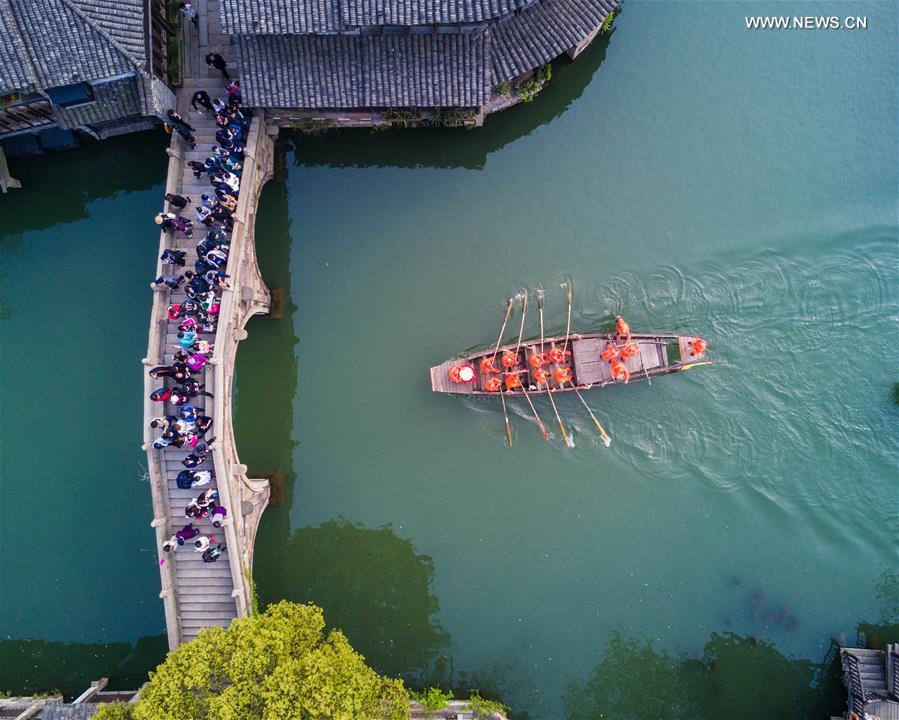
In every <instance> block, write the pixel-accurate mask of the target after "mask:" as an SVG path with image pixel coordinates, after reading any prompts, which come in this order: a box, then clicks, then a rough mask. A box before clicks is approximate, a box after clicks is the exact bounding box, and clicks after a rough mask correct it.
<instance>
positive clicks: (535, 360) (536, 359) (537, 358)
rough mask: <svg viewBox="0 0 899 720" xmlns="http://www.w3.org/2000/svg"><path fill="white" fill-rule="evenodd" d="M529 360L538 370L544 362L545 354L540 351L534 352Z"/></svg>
mask: <svg viewBox="0 0 899 720" xmlns="http://www.w3.org/2000/svg"><path fill="white" fill-rule="evenodd" d="M528 362H529V363H530V365H531V367H532V368H534V370H536V369H537V368H539V367H540V366H541V365H542V364H543V363H544V360H543V356H542V355H541V354H540V353H534V354H533V355H531V356H530V357H529V358H528Z"/></svg>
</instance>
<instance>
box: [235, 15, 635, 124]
mask: <svg viewBox="0 0 899 720" xmlns="http://www.w3.org/2000/svg"><path fill="white" fill-rule="evenodd" d="M619 3H620V0H222V5H221V7H222V19H223V24H224V26H225V27H226V28H228V29H230V32H232V33H235V34H237V36H238V49H239V58H240V68H241V80H242V84H243V87H244V96H245V98H246V100H247V102H248V103H249V104H250V105H255V106H260V107H298V108H310V109H313V108H363V107H416V106H418V107H449V106H457V107H478V106H481V105H484V104H486V102H487V101H488V100H489V96H490V88H491V87H492V85H493V84H496V83H499V82H503V81H506V80H511V79H513V78H515V77H517V76H519V75H522V74H523V73H525V72H528V71H530V70H533V69H534V68H538V67H540V66H541V65H543V64H544V63H546V62H548V61H550V60H552V59H553V58H555V57H557V56H559V55H561V54H562V53H564V52H565V51H567V50H569V49H571V48H573V47H575V46H577V45H579V44H580V43H581V42H583V41H584V40H585V39H586V38H588V37H590V35H591V34H593V33H595V32H596V30H597V29H598V28H599V26H600V25H601V24H602V22H603V20H604V19H605V17H606V15H607V14H608V12H609V11H610V10H611V9H612V8H613V7H617V5H618V4H619ZM481 20H483V21H484V23H483V26H482V27H479V28H478V29H477V30H475V31H473V32H459V30H460V28H459V27H458V24H455V25H447V23H472V22H478V21H481ZM423 24H427V25H429V26H431V25H433V26H434V28H435V30H436V29H439V26H443V28H442V29H443V30H444V31H449V32H427V31H425V32H421V31H420V30H421V28H420V30H419V31H416V32H406V33H398V34H397V33H395V32H391V31H389V30H388V31H386V32H383V31H382V32H378V33H376V34H371V33H365V34H361V35H359V34H349V32H348V29H350V28H353V27H357V26H371V25H406V26H413V27H414V26H421V25H423ZM341 30H342V31H343V34H341V33H340V31H341ZM326 32H327V33H331V34H328V35H323V34H321V33H326ZM316 33H319V34H316Z"/></svg>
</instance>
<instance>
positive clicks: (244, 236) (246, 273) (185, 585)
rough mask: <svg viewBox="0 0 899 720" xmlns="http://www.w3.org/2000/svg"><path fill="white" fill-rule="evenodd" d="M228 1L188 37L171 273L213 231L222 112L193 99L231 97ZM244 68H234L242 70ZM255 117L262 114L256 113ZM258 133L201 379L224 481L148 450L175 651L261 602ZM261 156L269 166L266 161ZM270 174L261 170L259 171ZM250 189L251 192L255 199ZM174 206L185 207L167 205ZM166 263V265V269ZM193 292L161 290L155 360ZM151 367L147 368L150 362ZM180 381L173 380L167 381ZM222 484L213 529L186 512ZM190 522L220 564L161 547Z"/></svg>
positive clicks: (152, 406)
mask: <svg viewBox="0 0 899 720" xmlns="http://www.w3.org/2000/svg"><path fill="white" fill-rule="evenodd" d="M218 5H219V2H218V0H202V1H201V2H199V3H195V7H196V8H197V9H198V10H199V12H200V17H199V20H200V26H199V28H197V27H194V26H193V25H192V23H189V22H186V21H185V22H184V25H185V27H184V30H183V33H182V37H183V38H184V41H185V47H184V51H183V55H182V57H183V68H184V73H185V77H184V84H183V87H182V88H181V89H180V90H179V91H178V93H177V102H178V111H179V112H180V113H181V115H182V116H183V117H184V118H186V119H187V121H188V123H189V124H190V125H192V126H193V128H194V136H195V138H196V141H197V147H196V149H195V150H191V149H190V147H189V146H187V145H186V144H185V143H183V141H182V140H181V139H180V138H179V137H178V136H177V135H175V136H173V140H172V144H171V147H170V150H169V154H170V161H169V174H168V179H167V183H166V187H167V191H168V192H175V193H178V194H181V195H184V196H186V197H189V198H191V203H190V204H189V205H188V206H187V207H186V208H185V209H184V210H182V211H180V213H179V214H182V215H184V216H185V217H191V219H193V220H194V221H195V226H194V235H193V237H192V238H187V237H184V236H183V235H182V234H181V233H175V234H174V235H168V236H166V235H165V234H163V237H162V239H161V242H160V251H161V249H162V248H163V247H169V248H177V249H180V250H183V251H185V252H186V253H187V255H186V258H185V261H186V264H185V266H184V267H180V268H174V269H168V268H170V267H171V266H165V267H166V271H167V272H173V273H175V274H179V273H181V272H183V271H185V270H188V269H193V265H194V262H195V261H196V260H197V253H196V246H197V243H198V242H200V241H201V240H202V239H203V237H204V235H205V231H206V228H205V226H204V225H202V224H201V223H198V222H196V220H195V213H194V210H195V208H196V207H197V206H199V205H200V204H201V196H202V195H203V193H211V192H212V191H213V189H212V186H211V184H210V182H209V179H208V177H207V176H205V175H203V176H202V177H201V178H199V179H197V178H196V177H195V176H194V173H193V171H192V170H191V169H190V167H189V165H188V163H189V162H190V161H191V160H199V161H201V162H202V161H204V160H205V159H206V158H207V157H208V156H209V155H211V154H212V153H211V150H212V147H213V146H215V145H216V140H215V132H216V129H217V128H216V125H215V118H214V115H213V114H212V113H210V112H205V113H204V112H200V111H197V110H194V109H193V108H192V107H191V106H190V100H191V97H192V96H193V94H194V92H196V91H197V90H199V89H203V90H205V91H206V92H208V93H209V95H210V97H212V98H215V97H223V98H224V97H225V96H226V94H227V93H226V91H225V84H226V83H225V80H224V78H223V77H222V75H221V74H220V73H219V71H217V70H215V69H214V68H209V67H208V66H207V65H206V63H205V55H206V53H207V52H217V53H219V54H220V55H222V56H223V57H224V58H225V60H226V62H227V63H228V64H229V66H233V65H234V60H235V53H234V51H233V49H232V48H231V46H230V44H229V41H228V38H227V37H226V36H224V35H223V34H222V33H221V27H220V23H219V16H218V12H219V8H218ZM235 74H236V73H232V76H234V75H235ZM254 124H257V122H256V121H255V120H254ZM251 137H252V138H256V140H255V141H253V145H254V147H253V148H251V147H250V143H248V147H247V158H246V160H245V162H244V174H243V177H242V182H241V192H240V202H239V204H238V209H237V212H236V213H235V216H234V219H235V229H234V232H233V233H231V240H232V243H231V252H230V254H229V259H228V265H227V269H226V271H227V273H228V274H229V275H230V276H231V279H230V280H229V283H230V284H231V289H230V290H226V291H225V292H224V293H223V297H222V299H221V312H220V315H219V322H218V326H217V328H216V333H215V335H214V336H212V335H209V334H200V337H201V338H202V339H205V340H208V341H209V342H210V343H212V344H213V346H214V347H215V352H214V353H213V357H212V359H211V361H210V362H209V364H207V365H206V367H205V368H204V370H203V371H202V372H201V373H199V374H194V377H196V379H198V380H199V381H200V382H201V383H204V384H205V386H206V390H207V391H210V392H214V393H215V394H216V398H215V400H213V399H212V398H207V397H203V396H198V397H196V398H194V399H193V400H192V401H191V405H193V406H194V407H195V408H197V414H199V415H207V416H210V417H212V418H213V425H212V428H211V429H210V430H209V432H207V434H206V438H207V440H208V439H210V438H213V437H214V438H215V439H216V440H215V442H214V443H213V444H212V446H211V448H212V450H213V451H212V452H211V453H210V454H209V456H208V458H207V459H206V460H205V462H204V463H203V464H202V465H200V466H199V467H198V468H197V469H199V470H213V471H214V473H215V478H216V479H215V481H213V482H212V483H211V484H210V485H207V486H206V487H204V488H194V489H187V490H185V489H180V488H178V486H177V482H176V478H177V476H178V473H179V472H180V471H181V470H183V469H184V465H183V464H182V462H181V461H182V460H183V459H184V458H185V457H186V456H187V455H188V454H189V453H190V450H189V449H187V448H184V449H179V448H176V447H175V446H173V445H170V446H168V447H167V448H165V449H164V450H154V449H153V448H152V445H151V443H152V432H151V431H149V429H148V428H145V431H144V432H145V435H144V439H145V445H144V446H145V449H146V450H147V454H148V469H149V475H150V481H151V488H152V491H153V508H154V520H153V525H154V527H155V528H156V537H157V542H158V544H159V546H160V547H159V558H160V575H161V579H162V588H163V589H162V593H160V597H162V598H163V600H164V601H165V610H166V625H167V629H168V638H169V646H170V647H171V648H172V649H174V648H175V647H177V646H178V645H180V644H181V643H182V642H187V641H189V640H192V639H193V638H194V637H196V635H197V633H198V632H199V631H200V630H201V629H202V628H204V627H209V626H214V625H220V626H227V625H228V624H230V622H231V620H233V619H234V618H236V617H240V616H243V615H247V614H249V612H250V610H251V607H252V589H251V586H250V581H249V579H248V577H247V575H248V574H249V572H250V571H251V569H252V544H253V541H254V539H255V532H256V524H257V523H258V520H259V516H260V515H261V513H262V510H263V509H264V507H265V505H266V504H267V501H268V487H267V482H265V481H251V480H248V479H247V478H246V476H245V473H246V467H244V466H242V465H240V464H239V462H237V452H236V448H235V446H234V438H233V430H232V429H231V402H230V401H231V379H232V374H233V360H234V356H233V355H234V352H236V346H237V340H239V339H241V337H243V336H245V331H244V330H243V324H245V323H246V320H247V319H248V318H249V315H251V314H254V313H257V312H260V311H265V310H267V307H268V291H267V289H266V288H265V287H264V285H263V284H262V282H261V278H260V276H259V272H258V268H257V267H256V265H255V263H256V259H255V249H253V248H252V247H250V248H249V250H248V249H247V246H252V243H253V222H254V220H255V210H256V208H255V206H256V200H257V199H258V191H259V189H260V188H261V185H262V183H263V182H264V181H265V180H266V179H267V175H266V173H267V171H268V170H267V168H268V166H270V165H271V162H272V158H271V156H270V153H263V154H264V155H265V157H264V158H263V159H262V160H259V161H257V158H256V157H255V156H254V153H255V152H257V148H258V147H267V146H266V143H268V146H270V145H271V140H270V139H269V138H267V137H266V136H265V135H264V133H263V134H261V135H260V133H259V128H256V133H255V134H253V131H252V129H251ZM260 163H261V165H260ZM260 169H261V170H262V174H263V175H265V177H261V178H260V173H259V170H260ZM245 195H246V196H247V197H245ZM165 210H167V211H173V212H179V211H177V210H175V209H172V208H169V207H166V208H165ZM159 269H161V268H160V266H159V265H158V263H157V270H159ZM186 299H187V296H186V294H185V292H184V290H183V289H179V290H178V291H175V292H172V291H170V290H168V289H167V288H165V287H164V286H163V288H162V289H159V288H157V289H156V297H155V298H154V303H153V316H152V317H151V323H150V338H149V341H148V354H147V359H145V361H144V362H145V365H149V366H152V365H156V364H166V365H168V364H171V363H172V362H173V360H174V353H175V352H176V350H177V342H176V340H177V338H176V334H177V332H178V321H170V320H169V319H168V316H167V308H168V306H169V305H170V304H172V303H180V302H182V301H184V300H186ZM145 369H147V368H145ZM162 384H163V383H162V381H161V380H158V381H152V380H149V381H148V380H145V389H146V388H149V387H151V386H153V385H155V387H159V386H161V385H162ZM167 384H171V383H167ZM177 410H178V409H177V408H176V407H173V406H171V405H169V404H168V403H166V404H165V406H164V407H163V405H162V404H160V403H152V402H151V401H149V400H148V399H147V400H145V409H144V416H145V418H144V419H145V421H146V422H145V424H147V425H148V424H149V418H150V417H154V416H160V415H177ZM209 487H217V489H218V490H219V495H220V498H219V503H220V504H221V505H223V506H225V507H226V508H227V511H228V516H227V517H228V519H227V520H226V523H225V527H223V528H219V529H216V528H213V527H212V525H211V522H210V520H209V519H208V518H204V519H200V520H196V519H194V520H190V519H189V518H187V517H186V515H185V513H184V509H185V506H186V505H187V504H188V503H189V502H190V501H191V500H192V499H193V498H194V497H196V496H197V495H198V494H199V493H200V492H201V491H202V490H203V489H206V488H209ZM188 522H193V525H194V527H195V528H197V529H198V530H199V531H200V533H201V535H207V536H210V537H211V539H212V540H213V542H214V543H215V544H222V545H223V547H224V552H223V553H222V555H221V556H220V557H219V558H218V560H217V561H216V562H214V563H204V562H203V560H202V554H201V553H199V552H196V551H195V550H194V548H193V546H192V543H190V542H189V543H186V544H185V545H183V546H181V547H179V548H178V549H177V550H176V551H175V552H173V553H164V552H162V550H161V543H162V541H164V540H166V539H168V538H169V537H171V535H172V534H174V533H175V532H177V531H178V530H180V529H181V528H182V527H183V526H184V525H186V524H187V523H188Z"/></svg>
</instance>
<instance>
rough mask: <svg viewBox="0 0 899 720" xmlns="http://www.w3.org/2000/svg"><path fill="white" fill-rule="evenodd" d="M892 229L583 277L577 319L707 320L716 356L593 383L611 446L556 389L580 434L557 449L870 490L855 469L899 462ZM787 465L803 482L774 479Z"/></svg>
mask: <svg viewBox="0 0 899 720" xmlns="http://www.w3.org/2000/svg"><path fill="white" fill-rule="evenodd" d="M890 233H891V231H886V230H883V229H879V228H871V229H867V230H864V231H857V232H855V233H853V234H851V235H843V236H838V237H830V238H829V237H815V238H806V239H804V241H803V242H801V243H796V246H795V247H794V248H792V249H790V250H782V251H778V250H774V249H770V248H769V249H764V250H761V251H759V252H758V253H757V254H756V255H754V256H749V257H743V258H739V259H736V260H735V261H734V262H733V263H731V264H728V265H727V266H722V265H717V264H713V263H704V264H701V265H699V266H696V267H677V266H663V267H660V268H657V269H655V270H654V271H652V272H651V273H649V274H648V275H646V276H644V277H640V276H638V275H635V274H632V273H622V274H619V275H616V276H615V277H611V278H609V279H607V280H605V281H604V282H602V283H601V284H600V285H599V286H598V287H597V288H596V289H595V290H591V291H589V292H588V291H585V288H584V287H583V283H582V284H581V287H580V288H579V293H580V294H581V296H582V297H585V298H586V301H585V305H584V306H583V307H582V306H581V305H580V303H577V305H576V309H577V313H576V316H575V320H574V321H573V326H574V327H577V328H588V327H589V328H591V329H592V328H609V327H610V323H611V322H612V319H613V318H614V316H615V315H616V314H619V313H620V314H622V315H626V316H627V318H628V320H629V322H630V323H631V326H632V327H636V328H640V329H643V328H646V329H652V330H659V331H673V332H691V331H692V332H697V333H701V334H703V335H705V336H706V337H707V338H708V339H709V342H710V347H711V352H712V355H713V357H714V358H715V359H716V360H717V363H718V364H717V365H716V366H715V367H711V368H702V369H698V370H695V371H691V372H689V373H686V374H683V375H679V376H675V377H673V378H660V379H659V380H657V381H656V382H654V383H653V386H652V387H647V386H646V385H645V384H643V383H641V385H639V386H637V385H635V386H632V387H629V388H618V387H613V388H608V389H606V390H604V391H603V392H601V393H590V394H588V401H589V402H590V403H591V405H592V406H594V407H595V408H597V410H598V413H599V416H600V419H601V420H602V421H603V422H604V423H607V424H608V426H609V427H610V428H612V429H613V430H612V431H613V434H614V438H615V440H614V443H613V445H612V448H611V450H606V449H605V448H604V447H602V445H601V443H598V442H597V440H596V431H595V428H594V427H593V425H592V423H591V422H590V421H589V418H587V417H586V416H585V415H584V413H583V408H581V407H579V403H578V402H577V400H576V399H571V398H568V397H566V398H562V399H561V400H560V402H559V410H560V412H561V413H562V414H563V416H564V417H565V418H566V420H567V422H568V423H569V424H570V425H571V427H572V430H573V434H574V437H575V438H576V445H577V446H576V448H575V450H574V451H569V450H566V449H565V448H564V446H563V444H562V443H561V441H559V440H556V441H555V442H554V444H553V445H552V446H551V447H553V448H554V450H555V451H556V452H557V453H559V454H560V455H562V456H565V457H568V458H571V460H572V461H574V462H597V461H600V460H598V457H599V458H601V457H602V454H603V453H609V452H612V453H616V454H617V455H618V456H619V457H620V458H621V459H623V460H624V461H626V462H628V463H630V464H632V465H634V466H636V467H637V468H638V469H639V470H640V472H641V475H643V476H645V477H646V478H648V479H652V478H655V479H656V480H655V481H656V482H657V481H658V480H659V479H664V480H666V481H668V482H672V481H683V480H687V479H689V478H694V477H697V478H701V480H702V481H703V482H705V483H707V484H708V485H710V486H712V487H715V488H717V489H720V490H722V491H728V492H729V491H734V490H736V489H739V488H745V487H747V486H751V487H753V488H754V489H756V490H757V491H758V492H759V493H760V494H762V495H764V496H765V497H768V498H771V499H772V501H774V502H778V503H780V504H782V505H784V506H788V505H791V504H792V503H793V502H802V503H805V504H807V505H812V506H816V505H822V504H827V503H832V502H833V500H834V498H835V497H839V498H840V499H841V501H842V502H846V501H851V500H852V498H853V497H855V498H856V499H861V494H862V493H863V492H864V490H862V489H861V488H862V485H861V484H858V483H850V482H846V479H847V478H856V477H858V476H859V473H860V472H863V471H864V469H868V471H869V472H875V473H876V472H886V473H889V472H890V470H889V468H890V467H893V466H894V463H895V462H896V460H897V450H896V446H895V443H894V442H893V438H894V430H893V426H894V423H895V415H896V411H895V408H894V407H893V406H892V405H891V404H890V400H889V390H890V387H891V386H892V384H893V382H895V381H896V379H897V377H899V366H897V360H896V353H895V347H896V340H897V336H896V330H895V327H896V324H895V321H896V318H897V316H899V303H897V294H896V293H895V292H894V291H893V290H892V289H891V288H895V287H896V280H897V277H896V275H897V273H896V267H897V264H896V260H897V257H896V238H895V236H893V235H891V234H890ZM784 244H785V243H784ZM587 307H589V309H585V308H587ZM489 407H490V409H491V410H492V411H494V412H498V411H499V409H498V406H497V407H496V408H495V409H494V408H492V405H491V406H489ZM510 408H511V409H512V412H513V413H514V414H516V415H518V416H519V418H518V419H516V420H514V422H515V423H518V424H520V423H521V422H523V421H524V422H531V423H532V422H533V421H532V420H531V418H530V417H529V413H528V412H527V408H524V409H521V408H517V407H515V406H514V405H511V404H510ZM488 424H489V425H490V427H491V432H494V431H495V427H496V426H495V424H494V423H493V422H490V423H488ZM557 434H558V433H557ZM785 477H801V478H804V479H805V482H802V483H795V482H791V483H780V480H781V479H782V478H785ZM787 493H793V494H794V496H793V497H790V496H788V495H787ZM868 501H869V502H870V499H868Z"/></svg>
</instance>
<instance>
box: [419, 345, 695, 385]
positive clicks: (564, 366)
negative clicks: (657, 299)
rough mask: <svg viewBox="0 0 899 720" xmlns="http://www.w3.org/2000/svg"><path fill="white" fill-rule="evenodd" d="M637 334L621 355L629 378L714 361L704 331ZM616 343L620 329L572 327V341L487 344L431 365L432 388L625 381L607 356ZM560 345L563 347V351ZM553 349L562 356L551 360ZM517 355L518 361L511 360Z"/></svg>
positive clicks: (663, 372)
mask: <svg viewBox="0 0 899 720" xmlns="http://www.w3.org/2000/svg"><path fill="white" fill-rule="evenodd" d="M631 340H632V343H633V344H634V345H636V347H637V349H638V350H639V352H636V354H635V355H634V356H633V357H630V358H627V359H626V360H623V361H621V362H622V363H623V364H624V366H625V367H626V369H627V373H628V374H629V378H628V382H636V381H638V380H649V379H651V378H656V377H659V376H660V375H670V374H671V373H675V372H680V371H682V370H689V369H690V368H691V367H694V366H696V365H708V364H711V361H710V360H709V358H708V354H707V353H706V348H705V341H704V340H703V339H702V338H699V337H695V336H692V335H676V334H673V333H655V334H633V335H632V336H631ZM610 344H611V345H613V346H616V347H618V348H620V347H621V346H622V342H621V338H620V337H619V336H617V335H616V334H615V333H590V334H586V335H579V334H576V333H572V334H571V336H570V338H569V339H568V343H567V345H566V343H565V336H556V337H548V338H545V339H544V340H543V343H542V347H541V342H540V340H539V339H537V340H525V341H522V343H521V345H520V346H517V343H510V344H509V345H501V346H500V348H499V350H498V352H496V353H494V351H493V350H492V349H488V350H486V351H484V350H482V351H480V352H476V353H472V354H470V355H465V356H463V357H457V358H453V359H451V360H447V361H446V362H444V363H442V364H440V365H435V366H434V367H432V368H431V389H432V390H433V391H434V392H443V393H455V394H458V395H498V394H500V393H502V394H503V395H505V396H506V397H509V396H518V395H522V396H523V395H525V394H526V393H527V394H531V393H539V392H546V390H547V386H548V388H549V389H550V390H551V391H552V392H553V394H555V393H557V392H570V391H572V390H574V389H575V388H577V389H578V390H589V389H591V388H602V387H605V386H606V385H612V384H620V383H623V382H624V380H623V379H620V378H618V379H616V378H614V377H613V376H612V365H611V362H610V361H608V360H604V359H603V353H604V352H605V351H606V346H608V345H610ZM516 348H517V353H516ZM697 350H698V351H697ZM553 351H556V352H555V353H553ZM559 351H561V352H562V355H561V357H560V355H559ZM551 353H552V354H553V355H554V356H555V358H556V359H558V360H561V361H560V362H553V361H552V360H550V359H549V355H550V354H551ZM507 354H508V355H507ZM534 355H537V356H539V357H540V358H541V359H540V361H539V362H538V361H536V360H534V359H532V356H534ZM607 356H608V353H607ZM504 357H505V358H506V362H505V363H504V362H503V358H504ZM513 359H514V362H515V364H514V365H512V364H511V363H512V361H513ZM487 361H490V362H492V364H493V366H494V367H495V368H496V369H497V370H498V372H490V371H487V372H484V368H485V365H486V366H487V367H489V363H488V362H487ZM482 363H484V364H482ZM507 363H508V364H507ZM535 365H537V366H538V367H535ZM462 368H468V369H466V370H462ZM540 370H542V371H543V372H545V373H547V375H546V377H545V380H544V382H538V380H539V379H541V377H540V375H539V371H540ZM510 375H514V376H516V377H517V378H518V382H520V383H521V385H523V386H524V388H523V389H522V387H516V386H515V381H514V380H512V381H510V380H509V379H508V377H509V376H510ZM469 377H470V378H471V379H470V380H469V381H468V382H464V381H462V380H463V378H469ZM456 378H458V379H459V380H458V381H457V380H456ZM564 378H570V380H564ZM496 379H499V381H500V387H499V388H496V385H497V382H496ZM560 381H561V382H560ZM510 385H511V387H510Z"/></svg>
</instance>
